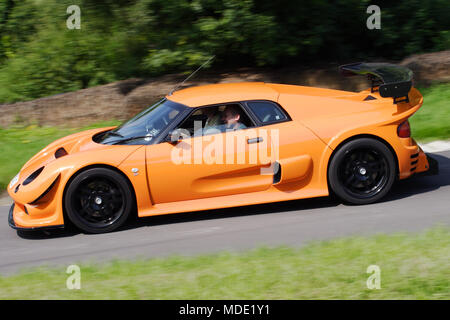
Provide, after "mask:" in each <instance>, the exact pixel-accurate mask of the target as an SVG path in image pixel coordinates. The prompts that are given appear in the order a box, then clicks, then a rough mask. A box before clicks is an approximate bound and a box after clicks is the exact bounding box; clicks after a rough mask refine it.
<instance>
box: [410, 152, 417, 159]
mask: <svg viewBox="0 0 450 320" xmlns="http://www.w3.org/2000/svg"><path fill="white" fill-rule="evenodd" d="M418 156H419V153H418V152H417V153H414V154H412V155H411V159H414V158H417V157H418Z"/></svg>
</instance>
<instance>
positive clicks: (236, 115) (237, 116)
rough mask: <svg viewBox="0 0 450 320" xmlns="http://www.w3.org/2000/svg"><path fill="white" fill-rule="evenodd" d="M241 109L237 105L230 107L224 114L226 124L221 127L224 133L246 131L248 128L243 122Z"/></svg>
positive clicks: (223, 119) (223, 118) (227, 107)
mask: <svg viewBox="0 0 450 320" xmlns="http://www.w3.org/2000/svg"><path fill="white" fill-rule="evenodd" d="M241 118H242V116H241V109H240V108H239V107H238V106H236V105H228V106H226V108H225V110H224V111H223V113H222V121H223V122H224V124H223V125H222V126H220V130H221V131H222V132H225V131H234V130H240V129H245V128H247V126H246V125H245V124H243V123H242V122H241Z"/></svg>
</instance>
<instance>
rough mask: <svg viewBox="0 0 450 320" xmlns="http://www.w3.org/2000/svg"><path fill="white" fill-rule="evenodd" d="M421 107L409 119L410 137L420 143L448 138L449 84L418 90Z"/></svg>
mask: <svg viewBox="0 0 450 320" xmlns="http://www.w3.org/2000/svg"><path fill="white" fill-rule="evenodd" d="M419 90H420V92H421V93H422V95H423V97H424V98H423V106H422V107H421V108H420V109H419V111H417V113H415V114H414V115H413V116H412V117H411V118H410V123H411V130H412V135H413V137H414V138H415V139H417V140H419V141H421V142H427V141H432V140H438V139H449V138H450V83H446V84H440V85H434V86H431V87H429V88H425V89H419Z"/></svg>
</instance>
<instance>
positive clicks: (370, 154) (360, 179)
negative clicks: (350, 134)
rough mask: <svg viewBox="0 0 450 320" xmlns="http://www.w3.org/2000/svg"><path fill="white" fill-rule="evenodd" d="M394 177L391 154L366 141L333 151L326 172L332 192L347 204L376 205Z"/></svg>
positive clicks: (349, 143)
mask: <svg viewBox="0 0 450 320" xmlns="http://www.w3.org/2000/svg"><path fill="white" fill-rule="evenodd" d="M395 176H396V165H395V159H394V156H393V154H392V152H391V151H390V150H389V148H388V147H387V146H386V145H385V144H384V143H382V142H381V141H378V140H375V139H370V138H361V139H356V140H353V141H350V142H347V143H346V144H344V145H343V146H342V147H340V148H339V149H338V150H337V152H336V154H335V155H334V156H333V158H332V160H331V163H330V166H329V168H328V181H329V185H330V187H331V189H332V191H333V192H334V193H335V194H336V195H337V196H338V197H340V198H341V199H342V200H344V201H345V202H348V203H351V204H368V203H372V202H375V201H378V200H379V199H381V198H382V197H384V196H385V195H386V194H387V193H388V192H389V190H390V189H391V187H392V185H393V183H394V181H395Z"/></svg>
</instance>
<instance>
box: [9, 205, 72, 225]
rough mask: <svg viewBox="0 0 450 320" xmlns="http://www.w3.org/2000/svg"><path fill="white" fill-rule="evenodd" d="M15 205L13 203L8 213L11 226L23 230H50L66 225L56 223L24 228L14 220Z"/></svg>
mask: <svg viewBox="0 0 450 320" xmlns="http://www.w3.org/2000/svg"><path fill="white" fill-rule="evenodd" d="M14 206H15V204H14V203H13V204H12V205H11V208H10V209H9V214H8V224H9V226H10V227H11V228H13V229H16V230H21V231H33V230H49V229H61V228H64V225H63V224H62V225H56V226H43V227H30V228H24V227H18V226H17V225H16V223H15V222H14Z"/></svg>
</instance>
